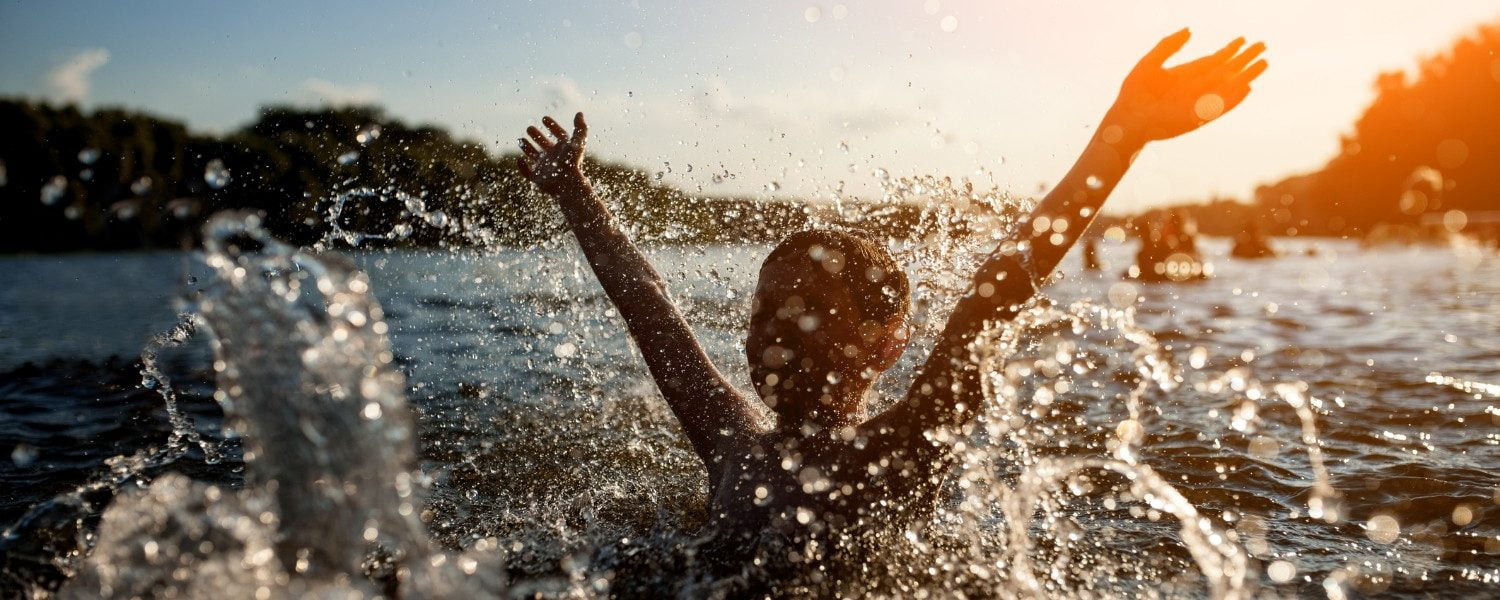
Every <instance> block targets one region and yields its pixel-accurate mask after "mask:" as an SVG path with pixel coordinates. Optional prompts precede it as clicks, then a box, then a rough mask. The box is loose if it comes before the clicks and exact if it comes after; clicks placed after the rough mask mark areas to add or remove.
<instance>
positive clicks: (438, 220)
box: [426, 210, 448, 227]
mask: <svg viewBox="0 0 1500 600" xmlns="http://www.w3.org/2000/svg"><path fill="white" fill-rule="evenodd" d="M426 218H427V224H428V225H431V226H433V227H446V226H447V225H448V214H447V213H445V212H443V211H440V210H435V211H432V212H430V213H427V216H426Z"/></svg>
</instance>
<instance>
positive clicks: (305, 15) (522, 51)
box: [0, 0, 1500, 213]
mask: <svg viewBox="0 0 1500 600" xmlns="http://www.w3.org/2000/svg"><path fill="white" fill-rule="evenodd" d="M0 2H3V3H0V96H6V97H25V98H32V99H41V100H48V101H52V102H76V103H79V104H81V105H82V106H84V107H86V108H87V107H98V106H106V105H108V106H126V107H129V108H135V109H142V110H147V111H150V112H153V113H156V114H158V115H161V116H166V117H170V118H174V119H180V120H183V121H185V122H186V123H187V124H188V125H189V127H191V128H193V129H194V130H197V131H204V132H223V131H228V130H231V129H233V128H235V127H238V126H240V125H243V124H245V123H247V122H249V121H251V120H252V119H253V118H254V116H255V115H256V113H257V110H258V108H259V107H261V106H265V105H268V104H275V103H291V104H298V105H304V106H317V105H322V104H333V105H341V104H351V103H356V104H357V103H378V104H380V105H382V106H384V107H385V108H386V109H387V112H388V114H389V115H390V116H392V117H396V118H399V119H402V120H406V121H408V122H414V123H431V124H436V125H440V126H443V127H445V128H447V129H449V130H450V131H453V132H454V133H455V134H456V135H457V136H459V137H461V138H465V139H471V140H476V141H481V142H484V143H485V144H487V145H488V146H489V147H490V148H491V150H492V151H496V152H500V151H510V150H512V149H513V148H514V147H515V140H516V138H517V137H519V136H520V135H521V134H522V132H523V131H524V129H525V127H526V126H527V125H529V124H533V123H537V122H538V121H539V119H540V118H541V116H542V115H543V114H553V115H559V116H566V115H571V114H572V113H573V112H574V111H578V110H582V111H584V112H586V113H587V114H588V117H589V122H590V125H591V133H590V146H589V148H590V152H591V153H593V154H594V155H596V156H597V157H599V158H601V159H604V160H610V161H618V162H624V163H627V164H631V165H634V166H637V167H640V168H642V169H646V170H648V171H651V172H660V173H662V177H663V179H664V181H667V182H669V183H671V184H674V185H676V186H678V187H681V188H684V189H687V190H690V191H700V190H701V192H703V193H706V194H716V195H718V194H755V195H761V196H798V197H812V198H826V197H828V196H829V195H830V194H832V193H834V192H835V191H836V190H843V191H844V193H846V194H850V195H855V196H861V195H862V196H871V195H876V194H878V193H879V181H880V180H879V179H878V178H877V177H876V176H875V175H874V172H875V171H876V170H877V169H884V170H886V171H888V172H890V173H892V174H894V175H898V176H911V175H932V176H950V177H953V178H955V179H958V178H968V179H971V180H973V181H974V182H975V185H976V186H977V187H980V188H981V189H987V188H990V187H995V188H998V189H1000V190H1003V191H1007V192H1010V193H1013V194H1018V195H1034V194H1036V193H1037V192H1038V191H1039V190H1040V189H1042V186H1046V185H1050V184H1052V183H1053V182H1055V181H1056V180H1057V179H1058V178H1059V177H1061V176H1062V174H1063V173H1065V172H1066V171H1067V169H1068V167H1069V166H1070V165H1071V164H1072V161H1073V159H1074V158H1075V157H1076V156H1077V154H1078V152H1080V151H1081V150H1082V149H1083V147H1084V145H1085V144H1086V143H1087V141H1088V139H1089V136H1090V135H1091V134H1092V128H1093V127H1094V125H1095V124H1097V122H1098V120H1099V118H1100V117H1101V116H1102V115H1103V114H1104V111H1105V110H1106V109H1107V108H1108V107H1109V105H1110V103H1111V102H1112V101H1113V99H1114V95H1115V93H1116V91H1117V90H1118V89H1119V83H1120V81H1121V79H1122V78H1123V77H1124V76H1125V74H1126V73H1127V72H1128V71H1129V69H1130V67H1131V66H1132V65H1134V64H1135V62H1136V61H1137V60H1138V59H1139V57H1140V55H1141V54H1143V53H1144V52H1145V51H1146V50H1148V49H1149V48H1151V46H1152V45H1154V44H1155V42H1156V41H1157V40H1158V39H1159V38H1161V37H1162V36H1165V35H1167V34H1169V33H1171V32H1173V31H1175V30H1177V29H1179V28H1182V27H1185V26H1186V27H1190V28H1191V30H1192V31H1193V38H1192V40H1191V41H1190V42H1189V44H1188V45H1187V47H1186V48H1185V49H1184V50H1183V51H1182V52H1181V53H1180V55H1179V59H1186V58H1188V57H1192V56H1197V55H1201V54H1204V53H1207V52H1211V51H1212V50H1214V49H1217V48H1218V47H1219V46H1222V45H1223V44H1224V43H1227V42H1228V41H1229V40H1231V39H1233V38H1234V37H1236V36H1245V37H1246V38H1248V39H1250V40H1252V41H1254V40H1263V41H1265V43H1266V45H1267V47H1268V50H1267V52H1266V55H1265V57H1266V59H1267V60H1268V61H1269V62H1270V68H1269V69H1268V70H1267V72H1266V73H1265V75H1263V76H1262V77H1261V78H1260V79H1259V80H1258V81H1257V83H1256V85H1255V89H1254V91H1253V92H1252V93H1251V94H1250V96H1249V98H1248V99H1247V100H1246V101H1245V102H1244V104H1242V105H1241V106H1240V107H1239V108H1238V109H1236V110H1234V111H1233V112H1231V113H1230V114H1228V115H1226V116H1225V117H1223V118H1221V119H1220V120H1219V121H1217V122H1214V123H1211V124H1209V125H1208V126H1206V127H1204V128H1203V129H1201V130H1199V131H1196V132H1193V133H1191V134H1188V135H1186V136H1183V137H1181V138H1177V139H1173V140H1168V141H1164V142H1158V143H1154V144H1152V145H1151V146H1148V147H1147V149H1146V150H1145V151H1144V152H1143V153H1142V154H1141V156H1140V158H1139V160H1138V161H1137V163H1136V165H1135V166H1134V167H1133V168H1132V170H1131V172H1130V174H1129V175H1128V176H1127V177H1126V179H1125V180H1124V182H1123V183H1122V184H1121V186H1120V187H1119V188H1118V189H1117V191H1116V193H1115V196H1114V198H1113V199H1112V200H1111V202H1110V204H1109V205H1108V206H1107V207H1106V210H1107V211H1109V212H1116V213H1122V212H1134V211H1138V210H1140V209H1142V208H1146V207H1150V206H1153V205H1161V204H1170V203H1180V202H1187V201H1197V200H1203V199H1206V198H1208V197H1210V196H1228V197H1235V198H1240V199H1248V198H1249V197H1250V196H1251V194H1252V193H1253V191H1254V188H1255V186H1256V185H1258V184H1262V183H1270V182H1272V181H1275V180H1277V179H1280V178H1281V177H1283V176H1286V175H1289V174H1293V173H1298V172H1306V171H1310V170H1313V169H1316V168H1318V167H1320V166H1321V165H1322V164H1323V163H1324V162H1325V161H1326V160H1327V159H1328V158H1329V157H1330V156H1332V155H1333V153H1334V152H1335V150H1336V149H1337V148H1338V137H1339V135H1340V134H1341V133H1346V132H1348V131H1350V130H1351V127H1352V124H1353V122H1354V120H1355V119H1356V118H1357V117H1358V116H1359V114H1360V113H1361V111H1362V110H1363V109H1364V107H1365V106H1366V105H1367V104H1368V103H1369V102H1370V100H1371V99H1373V97H1374V92H1373V87H1372V83H1373V81H1374V79H1375V76H1376V75H1377V74H1378V73H1380V72H1382V71H1389V70H1395V69H1410V68H1411V67H1413V66H1414V65H1415V64H1416V62H1417V60H1418V59H1419V58H1421V57H1423V56H1427V55H1431V54H1433V53H1436V52H1439V51H1442V50H1443V49H1445V48H1446V47H1447V46H1448V45H1449V44H1450V43H1451V42H1452V41H1453V39H1455V38H1456V37H1457V36H1459V35H1462V34H1465V33H1467V32H1469V31H1471V30H1472V29H1473V28H1474V27H1475V26H1476V25H1477V24H1479V23H1481V22H1485V21H1497V20H1500V4H1497V3H1496V2H1495V1H1494V0H1443V1H1442V2H1410V1H1326V2H1325V1H1318V2H1309V1H1306V0H1301V1H1279V0H1261V1H1258V2H1236V3H1229V2H1202V1H1197V0H1143V1H1139V2H1092V1H1090V2H1084V1H1057V0H1026V1H1020V0H988V1H958V0H905V1H899V2H898V1H893V0H876V1H869V2H859V1H855V0H841V1H839V0H835V1H831V2H830V1H821V0H820V1H815V2H809V1H807V0H800V1H796V2H782V1H769V2H760V1H745V0H736V1H731V2H719V1H708V2H705V1H701V0H700V1H697V2H666V1H655V0H634V1H625V2H573V1H568V0H542V1H537V2H522V1H513V2H430V3H427V2H424V3H412V2H379V1H372V2H316V3H312V2H283V1H265V2H239V3H232V4H231V3H209V2H175V1H162V2H119V1H90V2H70V1H62V0H60V1H56V2H39V1H30V2H19V1H16V0H0ZM1169 64H1172V63H1169ZM351 135H352V134H351Z"/></svg>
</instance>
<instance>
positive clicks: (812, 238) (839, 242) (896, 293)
mask: <svg viewBox="0 0 1500 600" xmlns="http://www.w3.org/2000/svg"><path fill="white" fill-rule="evenodd" d="M778 263H797V264H801V265H804V266H809V267H821V268H822V269H824V270H825V271H827V272H829V273H832V274H833V275H835V276H836V277H838V278H839V279H840V280H841V281H842V282H843V283H844V286H845V287H846V288H847V289H848V290H849V295H850V296H853V297H854V301H855V303H856V304H858V306H859V311H860V316H861V317H863V318H865V319H870V320H875V321H880V322H886V321H889V320H891V319H892V318H895V317H903V316H906V312H907V307H908V304H909V302H910V296H911V287H910V284H908V283H907V281H906V272H905V271H903V270H902V269H901V265H900V264H898V263H896V259H895V257H892V256H891V253H890V251H888V250H886V249H885V247H884V246H882V245H880V244H876V243H875V242H872V241H870V240H867V239H865V238H862V237H860V236H857V235H854V234H852V233H848V232H845V231H837V230H833V229H809V230H807V231H799V232H797V233H794V234H792V235H791V236H788V237H787V238H786V239H785V240H782V242H781V244H779V245H777V246H776V249H775V250H772V251H771V255H770V256H767V257H766V262H765V263H764V264H762V265H761V269H765V268H766V267H769V266H771V265H773V264H778Z"/></svg>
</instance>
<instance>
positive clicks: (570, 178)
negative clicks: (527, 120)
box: [516, 113, 589, 196]
mask: <svg viewBox="0 0 1500 600" xmlns="http://www.w3.org/2000/svg"><path fill="white" fill-rule="evenodd" d="M542 125H545V126H546V127H547V131H549V132H551V133H552V137H553V138H555V140H554V139H548V138H547V136H545V135H543V134H542V132H541V130H540V129H537V128H536V127H534V126H533V127H527V128H526V135H528V136H531V140H530V141H528V140H527V139H526V138H521V154H523V155H524V156H522V157H521V158H519V159H517V160H516V162H517V163H518V164H519V166H520V168H521V174H522V175H525V176H526V179H527V180H528V181H530V182H532V183H534V184H536V186H537V187H539V188H541V189H542V191H543V192H547V193H548V194H552V195H554V196H555V195H558V194H562V193H563V192H567V191H570V190H575V189H579V188H582V187H584V186H585V181H584V178H583V172H582V171H581V170H579V165H581V164H582V163H583V146H584V142H585V141H587V139H588V134H589V126H588V123H585V122H584V120H583V113H578V114H577V115H576V116H574V117H573V135H571V136H569V135H568V130H566V129H563V127H562V125H558V124H557V121H555V120H553V119H552V117H542ZM532 141H535V142H536V144H535V145H532ZM538 147H540V148H541V149H540V150H538V149H537V148H538Z"/></svg>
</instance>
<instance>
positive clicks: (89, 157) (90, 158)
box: [78, 148, 99, 165]
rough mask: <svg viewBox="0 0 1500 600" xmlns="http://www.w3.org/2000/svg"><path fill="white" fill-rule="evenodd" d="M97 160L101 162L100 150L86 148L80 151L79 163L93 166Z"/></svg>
mask: <svg viewBox="0 0 1500 600" xmlns="http://www.w3.org/2000/svg"><path fill="white" fill-rule="evenodd" d="M96 160H99V149H98V148H84V149H82V150H79V151H78V162H80V163H83V164H85V165H92V164H94V161H96Z"/></svg>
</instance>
